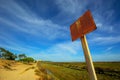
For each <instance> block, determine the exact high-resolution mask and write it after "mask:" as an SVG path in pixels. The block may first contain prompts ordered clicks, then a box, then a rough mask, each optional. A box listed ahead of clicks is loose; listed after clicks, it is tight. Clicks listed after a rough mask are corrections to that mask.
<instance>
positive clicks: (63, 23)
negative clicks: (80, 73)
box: [0, 0, 120, 61]
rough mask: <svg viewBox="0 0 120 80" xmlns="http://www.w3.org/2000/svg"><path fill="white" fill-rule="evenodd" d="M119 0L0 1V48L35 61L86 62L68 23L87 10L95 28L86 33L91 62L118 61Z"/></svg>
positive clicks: (119, 33)
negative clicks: (72, 37)
mask: <svg viewBox="0 0 120 80" xmlns="http://www.w3.org/2000/svg"><path fill="white" fill-rule="evenodd" d="M119 8H120V1H119V0H97V1H96V0H0V47H3V48H5V49H7V50H10V51H11V52H13V53H16V54H20V53H25V54H26V55H27V56H31V57H34V58H35V59H37V60H50V61H85V59H84V54H83V50H82V47H81V42H80V39H78V40H76V41H74V42H72V41H71V36H70V30H69V27H70V25H71V24H72V23H73V22H74V21H75V20H76V19H77V18H79V17H80V16H81V15H82V14H83V13H84V12H85V11H87V10H88V9H90V10H91V12H92V15H93V17H94V20H95V23H96V25H97V30H95V31H94V32H91V33H90V34H87V40H88V44H89V47H90V51H91V55H92V58H93V61H120V9H119Z"/></svg>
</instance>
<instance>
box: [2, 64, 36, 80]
mask: <svg viewBox="0 0 120 80" xmlns="http://www.w3.org/2000/svg"><path fill="white" fill-rule="evenodd" d="M35 67H36V65H35V64H33V65H26V64H22V63H17V64H16V65H14V66H12V70H6V69H0V80H37V79H36V78H37V76H36V75H35V72H34V70H35Z"/></svg>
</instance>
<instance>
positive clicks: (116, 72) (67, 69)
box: [38, 62, 120, 80]
mask: <svg viewBox="0 0 120 80" xmlns="http://www.w3.org/2000/svg"><path fill="white" fill-rule="evenodd" d="M94 65H95V70H96V73H97V77H98V80H120V62H96V63H94ZM38 67H42V68H44V69H45V70H46V71H47V73H48V74H50V75H51V76H52V77H53V78H51V79H50V80H89V76H88V72H87V67H86V64H85V63H82V62H38Z"/></svg>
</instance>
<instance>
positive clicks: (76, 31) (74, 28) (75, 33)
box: [70, 10, 97, 41]
mask: <svg viewBox="0 0 120 80" xmlns="http://www.w3.org/2000/svg"><path fill="white" fill-rule="evenodd" d="M96 28H97V27H96V25H95V22H94V20H93V17H92V14H91V12H90V10H88V11H86V12H85V13H84V14H83V15H82V16H81V17H80V18H78V20H77V21H75V22H74V23H73V24H72V25H71V26H70V31H71V36H72V41H74V40H76V39H77V38H79V37H82V36H83V35H85V34H87V33H89V32H91V31H93V30H95V29H96Z"/></svg>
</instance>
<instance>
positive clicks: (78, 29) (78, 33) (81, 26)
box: [70, 10, 97, 80]
mask: <svg viewBox="0 0 120 80" xmlns="http://www.w3.org/2000/svg"><path fill="white" fill-rule="evenodd" d="M95 29H96V25H95V23H94V20H93V18H92V14H91V12H90V10H88V11H86V12H85V13H84V14H83V15H82V16H81V17H80V18H78V20H77V21H75V22H74V23H73V24H72V25H71V26H70V31H71V37H72V41H74V40H76V39H77V38H80V39H81V43H82V47H83V51H84V55H85V59H86V64H87V69H88V72H89V76H90V80H97V77H96V73H95V69H94V65H93V62H92V57H91V55H90V51H89V47H88V43H87V39H86V36H85V34H87V33H89V32H91V31H93V30H95Z"/></svg>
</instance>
